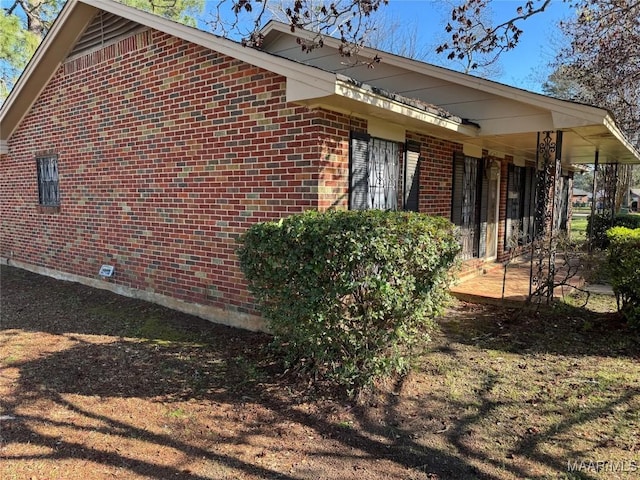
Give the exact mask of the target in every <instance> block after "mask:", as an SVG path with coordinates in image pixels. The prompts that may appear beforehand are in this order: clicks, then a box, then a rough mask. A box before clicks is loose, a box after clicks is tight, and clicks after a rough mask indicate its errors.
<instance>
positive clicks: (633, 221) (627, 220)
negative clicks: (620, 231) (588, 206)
mask: <svg viewBox="0 0 640 480" xmlns="http://www.w3.org/2000/svg"><path fill="white" fill-rule="evenodd" d="M592 223H593V238H592V239H591V245H592V246H594V247H596V248H607V246H609V239H608V238H607V230H609V229H610V228H611V227H627V228H632V229H633V228H640V215H632V214H618V215H616V216H615V217H613V220H612V219H611V217H610V216H609V215H601V214H596V215H594V216H589V219H588V221H587V236H588V235H589V234H590V232H591V224H592Z"/></svg>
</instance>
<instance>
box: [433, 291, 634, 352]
mask: <svg viewBox="0 0 640 480" xmlns="http://www.w3.org/2000/svg"><path fill="white" fill-rule="evenodd" d="M438 325H439V327H440V331H441V332H442V334H443V335H444V336H445V337H446V338H447V339H448V340H449V341H452V342H460V343H464V344H468V345H475V346H478V347H483V348H492V349H497V350H504V351H507V352H513V353H521V352H528V353H535V352H538V353H556V354H560V355H597V356H607V357H631V358H636V357H638V356H639V355H640V331H638V330H637V329H634V328H632V327H631V326H629V325H628V324H627V323H626V322H625V321H624V320H623V318H622V317H621V315H620V314H618V313H597V312H592V311H589V310H587V309H585V308H580V307H575V306H570V305H567V304H562V303H556V304H554V305H552V306H541V307H540V308H538V309H536V308H535V307H532V306H526V305H523V306H522V307H520V308H508V307H506V308H503V307H498V306H495V305H480V304H470V303H466V302H457V304H456V305H455V306H453V307H452V308H451V309H450V310H449V311H448V313H445V314H444V315H443V316H442V317H441V318H440V319H438Z"/></svg>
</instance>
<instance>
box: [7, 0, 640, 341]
mask: <svg viewBox="0 0 640 480" xmlns="http://www.w3.org/2000/svg"><path fill="white" fill-rule="evenodd" d="M263 33H264V45H263V47H262V50H256V49H250V48H245V47H243V46H242V45H240V44H238V43H235V42H233V41H230V40H227V39H224V38H220V37H216V36H214V35H210V34H208V33H206V32H202V31H199V30H197V29H194V28H190V27H186V26H184V25H179V24H176V23H173V22H171V21H169V20H167V19H164V18H161V17H157V16H154V15H152V14H149V13H145V12H141V11H138V10H135V9H133V8H130V7H127V6H124V5H121V4H119V3H117V2H112V1H109V0H100V1H98V0H70V1H69V2H68V3H67V4H66V6H65V7H64V9H63V10H62V12H61V14H60V16H59V18H58V19H57V20H56V22H55V23H54V25H53V27H52V28H51V31H50V32H49V34H48V35H47V37H46V38H45V40H44V42H43V43H42V45H41V46H40V48H39V49H38V51H37V52H36V55H35V56H34V58H33V59H32V61H31V62H30V64H29V65H28V66H27V68H26V70H25V72H24V74H23V76H22V77H21V79H20V80H19V82H18V83H17V85H16V87H15V88H14V90H13V92H12V93H11V95H10V96H9V98H8V99H7V101H6V102H5V104H4V105H3V106H2V108H1V109H0V167H1V168H2V175H1V176H0V182H2V183H1V188H0V200H1V204H0V215H1V222H2V224H1V225H2V235H1V238H0V256H1V257H2V260H3V261H4V262H6V263H10V264H13V265H16V266H19V267H21V268H26V269H29V270H33V271H37V272H40V273H43V274H47V275H53V276H56V277H59V278H65V279H70V280H74V281H79V282H83V283H87V284H90V285H93V286H97V287H100V288H109V289H111V290H114V291H116V292H118V293H121V294H124V295H130V296H135V297H140V298H144V299H147V300H151V301H154V302H158V303H161V304H164V305H167V306H170V307H172V308H176V309H180V310H183V311H187V312H190V313H194V314H197V315H200V316H203V317H205V318H209V319H212V320H215V321H217V322H221V323H225V324H229V325H235V326H241V327H244V328H250V329H261V328H263V323H262V320H261V319H260V318H259V316H258V314H257V311H256V307H255V305H254V303H253V301H252V299H251V297H250V296H249V294H248V293H247V290H246V283H245V280H244V278H243V276H242V273H241V272H240V270H239V267H238V262H237V259H236V256H235V253H234V252H235V248H236V243H235V240H236V238H237V237H238V235H240V234H241V233H242V232H243V231H244V230H245V229H246V228H247V227H248V226H250V225H251V224H253V223H255V222H259V221H264V220H269V219H277V218H280V217H283V216H285V215H290V214H292V213H295V212H301V211H304V210H306V209H320V210H324V209H327V208H352V209H364V208H385V209H410V210H418V211H421V212H426V213H429V214H434V215H442V216H446V217H448V218H450V219H451V220H452V221H453V222H454V223H456V224H457V225H458V227H459V229H460V234H461V242H462V244H463V253H462V255H463V258H464V259H465V260H466V261H467V263H466V264H467V268H468V269H470V270H473V269H480V268H482V266H483V265H484V264H485V263H486V262H495V261H500V260H503V259H505V258H506V257H507V256H508V255H509V248H511V247H512V246H513V245H510V244H509V242H508V239H509V238H511V237H513V236H514V233H515V234H518V235H516V236H517V237H518V238H519V240H518V242H520V243H526V242H527V241H528V240H529V239H530V238H531V232H532V228H533V216H534V210H535V205H534V192H535V188H536V182H537V180H538V178H539V177H540V170H539V166H540V165H541V161H542V159H541V157H540V152H541V151H543V152H547V155H548V158H547V160H550V161H551V162H554V163H555V161H556V159H557V161H558V163H557V164H558V166H561V168H557V169H556V171H555V173H554V174H553V176H554V177H556V179H557V182H556V185H558V186H559V189H558V190H557V191H558V195H557V199H556V200H557V207H558V208H557V209H556V211H557V212H561V213H562V215H561V216H560V217H559V220H558V224H559V225H562V226H563V227H562V228H566V221H567V219H568V218H569V215H568V209H569V205H570V202H569V193H568V192H570V191H571V176H572V173H571V172H572V164H574V163H585V162H587V163H588V162H589V161H590V160H591V159H593V155H594V152H596V151H598V152H599V159H600V161H601V162H613V161H637V160H638V159H640V155H639V154H638V152H636V151H635V150H633V148H631V147H630V145H629V144H628V142H626V141H625V140H624V138H623V137H622V136H621V135H620V133H619V131H618V130H617V128H616V126H615V122H613V120H612V119H611V118H610V116H609V114H608V113H607V112H606V111H604V110H601V109H598V108H595V107H589V106H585V105H578V104H573V103H570V102H565V101H560V100H555V99H551V98H547V97H544V96H542V95H537V94H533V93H530V92H525V91H522V90H519V89H515V88H511V87H508V86H505V85H500V84H497V83H494V82H490V81H486V80H482V79H479V78H475V77H472V76H469V75H465V74H461V73H458V72H453V71H450V70H446V69H443V68H439V67H435V66H432V65H428V64H424V63H421V62H416V61H412V60H409V59H406V58H403V57H398V56H394V55H391V54H386V53H382V52H376V51H372V50H367V49H365V50H363V51H362V52H361V54H362V55H363V56H366V57H368V58H373V57H374V56H375V55H378V56H380V57H381V58H382V61H381V63H380V64H379V65H377V66H376V68H374V69H371V68H368V67H366V66H365V65H363V64H362V63H361V62H357V61H356V62H354V63H353V64H345V62H344V59H342V58H340V57H339V55H338V54H337V49H338V46H339V44H338V42H337V41H336V42H334V41H332V40H331V39H328V40H327V41H326V42H325V47H324V48H322V49H317V50H314V51H313V52H311V53H310V54H306V53H303V52H301V50H300V48H299V45H298V43H297V42H296V39H295V37H294V36H293V35H292V34H291V32H290V30H289V29H288V27H287V26H286V25H281V24H278V23H270V24H269V25H267V26H266V27H265V29H264V32H263ZM545 146H546V148H543V147H545ZM563 218H564V221H563V220H562V219H563ZM518 232H519V233H518ZM102 265H111V266H113V267H114V272H113V275H112V276H104V275H100V274H99V272H100V271H101V266H102ZM103 273H104V271H103Z"/></svg>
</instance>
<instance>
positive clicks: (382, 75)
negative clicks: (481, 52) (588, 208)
mask: <svg viewBox="0 0 640 480" xmlns="http://www.w3.org/2000/svg"><path fill="white" fill-rule="evenodd" d="M262 34H263V35H264V44H263V48H264V49H265V50H266V51H270V52H272V53H275V54H277V55H281V56H285V57H288V58H293V59H295V60H297V61H300V62H304V63H307V64H309V65H314V66H318V67H319V68H324V69H327V70H331V71H336V72H339V73H342V74H344V75H347V76H349V77H352V78H355V79H357V80H359V81H361V82H363V83H367V84H369V85H372V86H374V87H380V88H384V89H386V90H389V91H393V92H397V93H399V94H400V95H403V96H408V97H414V98H419V99H420V100H423V101H425V102H427V103H431V104H434V105H437V106H439V107H441V108H442V109H443V110H446V111H448V112H452V113H453V114H455V115H456V116H458V117H461V118H464V119H468V120H470V121H472V122H473V123H476V124H478V125H479V126H480V129H479V131H478V132H476V135H474V136H472V138H470V139H469V140H468V141H469V143H473V144H476V145H477V146H480V147H482V148H485V149H487V150H490V151H491V150H495V151H498V152H502V153H506V154H510V155H514V156H519V157H523V158H526V159H528V160H535V157H536V151H537V144H536V138H537V133H538V132H544V131H558V130H561V131H563V132H564V136H563V162H564V163H565V164H582V163H593V162H594V161H595V152H596V151H597V152H598V154H599V161H600V162H604V163H627V164H638V163H640V152H639V151H638V149H637V148H635V147H634V146H633V145H632V144H631V143H630V142H629V141H628V140H627V139H626V138H625V136H624V134H622V132H621V131H620V129H619V128H618V127H617V125H616V123H615V121H614V119H613V117H612V115H611V114H610V113H609V112H608V111H607V110H605V109H602V108H598V107H594V106H591V105H585V104H580V103H576V102H570V101H565V100H559V99H556V98H552V97H548V96H546V95H541V94H538V93H533V92H528V91H526V90H522V89H519V88H515V87H511V86H508V85H504V84H500V83H498V82H494V81H491V80H486V79H483V78H479V77H474V76H472V75H467V74H464V73H461V72H456V71H453V70H449V69H446V68H443V67H438V66H435V65H430V64H427V63H424V62H420V61H416V60H412V59H409V58H406V57H401V56H398V55H394V54H391V53H387V52H381V51H379V50H375V49H372V48H366V47H365V48H362V49H360V50H359V51H358V56H360V60H361V61H359V62H358V61H353V60H350V59H344V58H341V57H340V56H339V53H338V48H339V47H340V45H341V44H340V41H339V40H338V39H334V38H330V37H329V38H323V42H324V46H323V47H322V48H317V49H314V50H312V51H311V52H301V49H300V46H299V44H298V42H297V41H296V37H302V38H303V39H306V40H313V38H314V34H313V33H310V32H305V31H303V30H296V31H295V32H294V33H292V32H291V30H290V27H289V26H288V25H286V24H283V23H280V22H276V21H271V22H269V23H268V24H267V25H266V26H265V27H264V28H263V29H262ZM376 57H377V58H380V59H381V61H380V63H374V64H373V65H374V68H369V67H370V65H371V61H372V59H374V58H376Z"/></svg>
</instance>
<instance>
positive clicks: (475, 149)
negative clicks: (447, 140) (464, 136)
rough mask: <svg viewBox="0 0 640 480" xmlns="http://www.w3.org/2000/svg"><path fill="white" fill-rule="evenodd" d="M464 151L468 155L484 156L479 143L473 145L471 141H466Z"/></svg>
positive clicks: (463, 146)
mask: <svg viewBox="0 0 640 480" xmlns="http://www.w3.org/2000/svg"><path fill="white" fill-rule="evenodd" d="M462 153H464V154H465V155H466V156H467V157H474V158H482V147H481V146H478V145H472V144H470V143H464V144H463V145H462Z"/></svg>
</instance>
